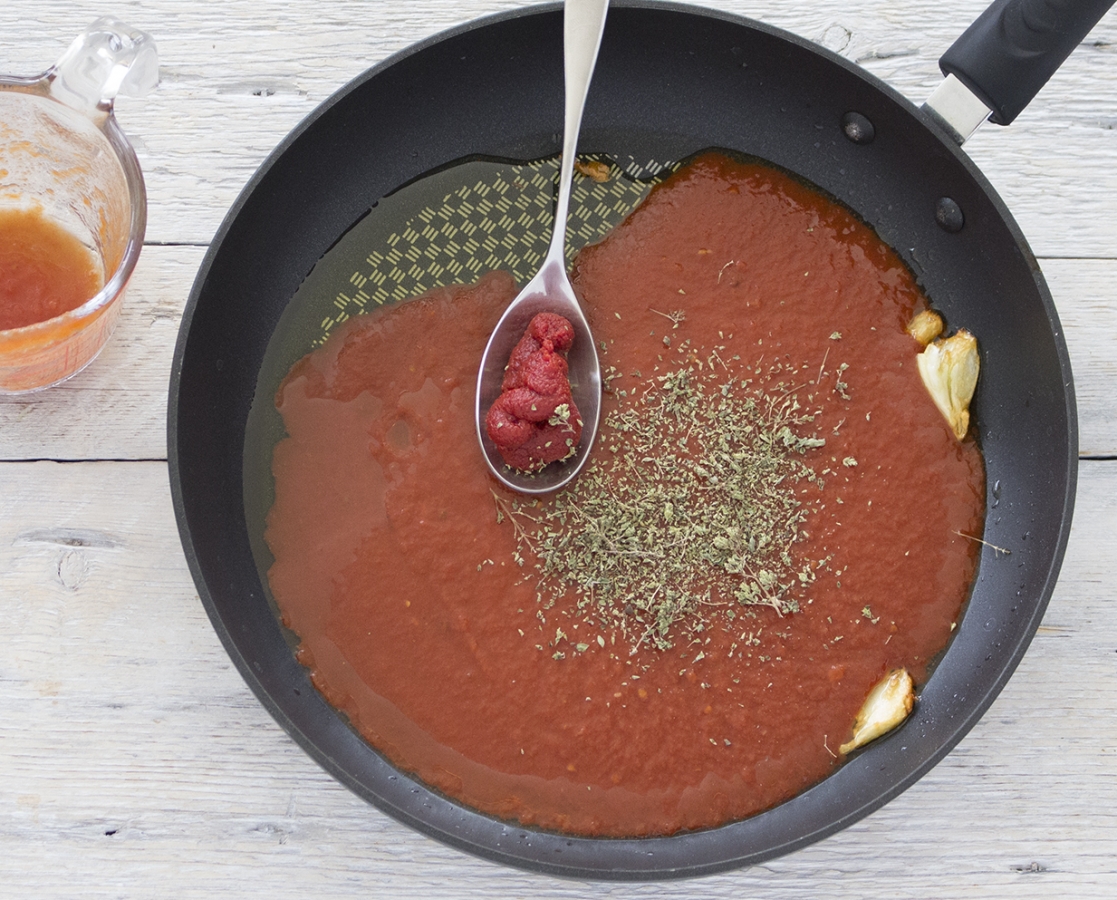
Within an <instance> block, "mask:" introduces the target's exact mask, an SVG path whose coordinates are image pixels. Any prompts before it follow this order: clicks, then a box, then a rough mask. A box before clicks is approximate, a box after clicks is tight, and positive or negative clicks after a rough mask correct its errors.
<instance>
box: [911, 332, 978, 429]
mask: <svg viewBox="0 0 1117 900" xmlns="http://www.w3.org/2000/svg"><path fill="white" fill-rule="evenodd" d="M915 360H916V362H917V363H918V365H919V375H920V377H921V378H922V379H923V384H924V386H926V388H927V390H928V392H929V393H930V394H931V399H932V400H934V401H935V406H937V407H938V408H939V411H940V412H941V413H942V414H943V415H944V416H945V417H946V421H947V422H949V423H950V427H951V429H952V430H953V431H954V436H955V437H956V438H958V440H962V438H964V437H965V436H966V431H967V430H968V429H969V427H970V400H971V399H972V398H973V392H974V388H975V387H977V373H978V368H979V361H978V354H977V338H975V337H974V336H973V335H972V334H970V333H969V332H968V331H966V330H965V329H964V328H960V329H959V330H958V331H957V333H955V334H953V335H951V336H950V337H948V338H939V339H938V340H937V341H935V342H934V343H933V344H928V345H927V347H926V349H924V351H923V352H922V353H920V354H919V356H917V357H916V358H915Z"/></svg>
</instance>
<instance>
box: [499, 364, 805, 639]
mask: <svg viewBox="0 0 1117 900" xmlns="http://www.w3.org/2000/svg"><path fill="white" fill-rule="evenodd" d="M715 361H716V365H715V364H714V363H715ZM779 375H780V372H779V370H778V369H774V370H769V371H768V373H767V377H766V379H765V381H766V384H765V385H764V386H763V387H760V386H758V385H755V384H753V383H752V382H751V381H749V380H746V379H739V378H735V377H732V376H731V375H730V374H729V370H728V369H727V367H726V366H725V365H724V364H723V363H722V362H721V360H720V358H718V357H716V356H715V357H713V358H712V359H711V360H710V361H709V363H708V364H706V365H703V364H699V363H694V364H692V365H690V366H688V367H685V368H681V369H678V370H676V371H673V372H671V373H669V374H666V375H659V376H655V377H652V378H649V379H646V380H645V381H643V382H642V384H641V387H640V388H638V389H636V390H629V391H617V392H616V394H617V396H618V398H619V399H620V405H619V407H618V408H617V409H616V410H615V411H614V412H612V413H611V414H610V415H609V416H608V417H607V418H606V420H605V421H604V422H603V424H602V431H601V434H600V435H599V437H598V441H599V443H600V448H599V451H598V453H597V454H596V456H595V458H594V460H593V462H592V463H591V464H590V466H589V467H588V468H587V470H586V471H585V472H584V473H583V474H582V475H581V476H580V477H579V478H578V479H576V480H575V481H574V482H573V483H572V485H571V486H569V487H568V488H567V489H566V490H564V491H562V492H560V493H559V494H557V495H556V496H555V497H553V498H551V499H550V500H548V501H545V502H538V501H536V502H530V503H529V502H526V501H516V502H515V503H513V504H504V503H501V504H500V506H502V507H503V512H505V513H509V514H510V515H511V517H512V520H513V524H514V526H515V529H516V534H517V539H518V543H519V550H518V552H517V554H516V558H517V561H518V562H520V564H521V565H522V564H523V563H522V560H523V558H524V556H525V555H530V556H531V557H534V558H535V560H536V564H535V568H536V572H535V576H534V577H535V578H536V579H537V580H538V591H539V597H540V601H541V602H542V603H543V604H544V606H545V607H547V608H549V607H551V606H552V605H553V604H554V603H555V602H556V601H557V600H559V599H560V598H562V597H567V596H569V597H572V598H573V599H574V601H575V602H576V604H577V609H578V612H579V614H580V615H581V617H582V618H584V619H586V620H588V621H590V622H592V623H594V624H596V625H599V626H601V627H602V628H604V629H607V630H612V629H617V630H618V631H619V632H620V633H621V634H622V635H624V636H625V637H626V640H627V643H628V644H629V647H630V650H632V651H634V650H635V649H637V648H639V647H640V646H642V645H652V646H655V647H658V648H661V649H666V648H668V647H671V646H672V644H673V642H674V641H675V640H677V639H679V638H680V637H681V636H684V635H687V636H689V635H693V634H695V633H700V632H701V631H703V630H704V629H705V628H706V627H708V625H709V624H710V623H711V621H712V620H713V619H714V618H715V617H716V616H717V615H719V614H720V615H723V616H726V617H728V618H732V617H733V616H734V615H735V614H736V612H735V611H736V610H738V609H740V607H741V606H745V607H749V606H770V607H773V608H774V609H776V610H777V611H778V612H779V613H780V614H781V615H788V614H791V613H794V612H797V611H798V609H799V599H800V598H802V597H803V595H804V591H805V590H806V589H807V587H808V586H809V585H810V584H811V583H812V582H813V581H814V572H815V568H816V567H817V566H818V565H819V564H818V563H815V564H812V563H810V562H803V561H800V562H799V563H798V564H797V563H796V562H795V559H794V556H793V553H792V547H793V546H794V545H795V543H796V542H797V541H799V540H801V539H802V537H803V536H804V534H803V532H802V530H801V526H802V524H803V522H804V521H805V520H806V518H807V515H808V512H809V509H810V507H809V505H808V504H807V503H805V501H804V497H805V496H806V494H805V493H804V491H803V490H802V487H803V484H804V482H809V483H811V484H813V485H814V486H815V487H817V488H821V482H820V481H819V479H818V477H817V476H816V474H815V472H814V470H813V469H812V468H811V467H810V465H808V463H807V461H806V460H804V458H803V456H804V454H805V453H806V452H807V451H808V450H812V449H815V448H818V447H821V446H823V445H824V444H825V441H824V440H823V439H822V438H820V437H818V436H816V435H814V434H812V433H808V431H809V426H810V424H811V423H812V422H813V421H814V419H815V416H816V414H817V413H816V412H808V411H807V410H805V409H804V408H803V407H802V406H801V404H800V401H799V399H798V394H799V390H797V389H796V388H794V387H792V386H788V385H786V384H784V383H783V382H780V381H778V380H777V379H778V377H779ZM810 493H811V494H813V495H817V491H814V490H812V491H811V492H810ZM596 643H597V644H598V645H600V646H604V644H605V641H604V640H603V639H601V638H598V639H597V641H596Z"/></svg>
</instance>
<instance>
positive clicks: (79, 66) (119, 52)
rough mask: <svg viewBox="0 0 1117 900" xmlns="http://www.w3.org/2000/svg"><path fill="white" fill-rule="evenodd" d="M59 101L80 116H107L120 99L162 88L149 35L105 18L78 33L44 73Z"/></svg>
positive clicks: (156, 58)
mask: <svg viewBox="0 0 1117 900" xmlns="http://www.w3.org/2000/svg"><path fill="white" fill-rule="evenodd" d="M46 78H47V80H48V82H49V84H50V93H51V96H53V97H54V98H55V99H56V100H59V101H60V102H62V103H65V104H66V105H67V106H70V107H72V108H74V109H76V110H79V111H81V112H84V113H87V114H91V113H93V112H95V111H97V110H102V111H109V110H111V109H112V104H113V100H114V99H115V98H116V96H117V94H124V95H125V96H129V97H141V96H143V95H144V94H146V93H148V92H150V91H152V90H154V89H155V87H156V85H158V84H159V55H158V53H157V51H156V49H155V41H154V39H153V38H152V37H151V35H150V34H148V33H147V32H144V31H140V30H139V29H136V28H131V27H130V26H128V25H125V24H124V23H123V22H121V21H120V20H119V19H116V18H114V17H112V16H103V17H102V18H100V19H98V20H97V21H95V22H94V23H93V24H92V25H90V26H89V27H88V28H87V29H86V30H85V31H84V32H82V33H81V34H79V35H78V36H77V37H76V38H75V39H74V42H73V43H72V44H70V46H69V48H68V49H67V50H66V52H65V53H63V54H62V56H61V57H60V58H59V60H58V62H57V63H55V64H54V66H53V67H52V68H51V69H50V70H49V71H48V72H47V73H46Z"/></svg>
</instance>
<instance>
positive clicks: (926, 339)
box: [908, 309, 943, 347]
mask: <svg viewBox="0 0 1117 900" xmlns="http://www.w3.org/2000/svg"><path fill="white" fill-rule="evenodd" d="M942 332H943V321H942V316H940V315H939V314H938V313H937V312H935V311H934V310H933V309H925V310H923V312H921V313H919V314H918V315H916V316H915V318H913V319H912V320H911V321H910V322H908V334H910V335H911V336H912V337H913V338H915V339H916V340H917V341H919V343H920V344H922V345H923V346H924V347H926V346H927V345H928V344H929V343H931V341H933V340H934V339H935V338H937V337H938V336H939V335H940V334H942Z"/></svg>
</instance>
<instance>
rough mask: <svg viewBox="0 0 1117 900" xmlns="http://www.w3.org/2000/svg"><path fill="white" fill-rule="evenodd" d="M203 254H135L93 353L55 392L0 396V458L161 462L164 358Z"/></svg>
mask: <svg viewBox="0 0 1117 900" xmlns="http://www.w3.org/2000/svg"><path fill="white" fill-rule="evenodd" d="M203 253H204V249H203V248H199V247H145V248H144V249H143V252H142V253H141V254H140V261H139V263H138V264H137V266H136V270H135V272H134V273H133V275H132V280H131V282H130V283H129V285H128V293H127V294H126V295H125V298H124V306H123V309H122V311H121V315H120V319H119V321H118V323H117V327H116V331H115V332H114V334H113V336H112V337H111V338H110V339H109V342H108V343H107V344H106V345H105V349H104V350H103V351H102V352H101V355H100V356H99V357H98V358H97V359H95V360H94V361H93V362H92V363H91V364H90V365H89V366H88V367H87V368H86V369H85V370H83V371H82V372H79V373H78V374H77V375H76V376H74V377H73V378H72V379H70V380H69V381H66V382H63V383H62V384H61V385H59V386H58V387H54V388H51V389H50V390H47V391H39V392H36V393H32V394H21V395H14V396H13V395H9V396H0V460H21V459H24V460H26V459H166V457H167V437H166V430H167V422H166V418H167V386H168V382H169V379H170V371H171V357H172V355H173V353H174V346H175V339H176V337H177V335H178V325H179V319H180V318H181V316H182V310H183V307H184V306H185V305H186V297H187V295H188V294H189V291H190V286H191V284H193V281H194V276H195V274H196V273H197V269H198V266H199V264H200V263H201V261H202V256H203Z"/></svg>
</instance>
